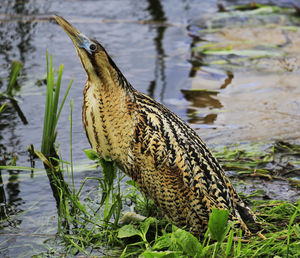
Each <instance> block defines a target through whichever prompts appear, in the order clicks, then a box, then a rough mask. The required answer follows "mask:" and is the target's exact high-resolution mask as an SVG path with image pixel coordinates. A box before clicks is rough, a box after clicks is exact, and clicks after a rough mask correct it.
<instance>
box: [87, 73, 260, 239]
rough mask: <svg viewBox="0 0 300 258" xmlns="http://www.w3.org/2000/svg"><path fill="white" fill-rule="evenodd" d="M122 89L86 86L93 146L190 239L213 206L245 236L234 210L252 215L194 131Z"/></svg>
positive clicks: (144, 98) (139, 95) (205, 222)
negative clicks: (225, 213) (224, 211)
mask: <svg viewBox="0 0 300 258" xmlns="http://www.w3.org/2000/svg"><path fill="white" fill-rule="evenodd" d="M118 76H120V75H118ZM118 76H116V77H117V78H119V77H118ZM119 80H120V79H118V80H117V81H114V83H115V84H116V83H117V84H119ZM124 82H125V83H124ZM123 84H125V86H124V85H121V86H123V87H121V86H119V87H113V88H112V87H107V86H105V85H102V86H101V87H99V85H97V87H96V86H93V84H92V83H91V82H90V81H88V82H87V84H86V87H85V91H84V96H85V97H84V105H83V122H84V126H85V129H86V133H87V136H88V139H89V141H90V143H91V145H92V147H93V148H94V149H95V150H96V151H97V152H98V153H99V154H100V155H101V156H102V157H104V158H106V159H109V160H115V161H116V162H117V164H118V166H119V167H120V168H121V169H122V170H123V171H124V172H125V173H126V174H127V175H129V176H130V177H132V178H133V179H134V180H135V181H136V182H137V183H138V184H139V186H140V188H141V190H142V191H143V192H144V193H145V194H146V196H148V197H149V198H151V199H152V200H153V201H154V203H155V204H156V205H157V206H158V207H159V208H160V209H161V211H162V212H164V214H165V215H166V216H167V217H168V218H169V219H171V220H172V221H173V222H174V223H176V224H177V225H178V226H187V227H188V228H189V229H190V231H191V232H192V233H193V234H194V235H196V236H201V235H203V234H204V233H205V231H206V229H207V225H208V219H209V215H210V213H211V211H212V208H213V207H217V208H221V209H231V215H230V220H232V221H233V220H235V221H237V222H238V225H240V226H241V227H242V229H243V230H244V232H246V233H250V231H249V229H248V228H247V225H246V224H245V222H244V221H243V219H242V214H240V212H239V211H242V213H244V214H245V218H246V219H247V220H250V221H252V222H253V221H254V214H253V213H252V212H251V210H250V209H248V208H247V207H246V206H245V204H244V203H243V202H242V200H241V199H240V198H239V196H238V195H237V194H236V192H235V190H234V188H233V186H232V184H231V183H230V181H229V179H228V178H227V177H226V175H225V174H224V171H223V170H222V168H221V167H220V165H219V163H218V162H217V160H216V159H215V157H214V156H213V155H212V154H211V152H210V151H209V149H208V148H207V147H206V145H205V144H204V143H203V142H202V140H201V139H200V138H199V136H198V135H197V134H196V132H195V131H194V130H193V129H192V128H191V127H190V126H189V125H187V124H186V123H185V122H184V121H183V120H182V119H180V118H179V117H178V116H177V115H175V114H174V113H173V112H171V111H170V110H168V109H167V108H166V107H164V106H163V105H161V104H160V103H158V102H156V101H154V100H153V99H151V98H150V97H148V96H146V95H145V94H142V93H140V92H138V91H135V90H134V89H133V88H132V87H126V84H128V82H127V81H126V80H125V79H123ZM129 86H130V85H129ZM124 87H126V88H124Z"/></svg>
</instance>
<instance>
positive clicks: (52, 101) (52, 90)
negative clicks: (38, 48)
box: [41, 52, 73, 157]
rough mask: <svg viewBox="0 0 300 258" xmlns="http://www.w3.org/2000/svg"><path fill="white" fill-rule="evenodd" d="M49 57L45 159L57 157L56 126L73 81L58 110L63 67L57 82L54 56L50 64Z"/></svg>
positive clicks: (42, 149) (44, 142)
mask: <svg viewBox="0 0 300 258" xmlns="http://www.w3.org/2000/svg"><path fill="white" fill-rule="evenodd" d="M46 57H47V93H46V105H45V115H44V128H43V138H42V147H41V152H42V153H43V154H44V156H45V157H50V156H54V157H56V156H57V155H56V151H55V145H54V144H55V139H56V125H57V122H58V119H59V116H60V113H61V111H62V108H63V106H64V103H65V100H66V97H67V95H68V93H69V90H70V88H71V85H72V83H73V79H72V80H71V82H70V83H69V86H68V88H67V90H66V93H65V95H64V97H63V100H62V102H61V104H60V107H59V108H58V102H59V96H60V87H61V79H62V74H63V65H60V66H59V70H58V76H57V80H56V82H55V72H54V68H53V61H52V55H50V63H49V58H48V52H47V53H46Z"/></svg>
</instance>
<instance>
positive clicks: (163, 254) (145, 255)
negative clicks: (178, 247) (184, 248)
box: [139, 250, 183, 258]
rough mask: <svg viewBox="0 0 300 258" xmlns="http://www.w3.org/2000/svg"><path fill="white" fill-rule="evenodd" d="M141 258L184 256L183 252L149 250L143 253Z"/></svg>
mask: <svg viewBox="0 0 300 258" xmlns="http://www.w3.org/2000/svg"><path fill="white" fill-rule="evenodd" d="M139 257H140V258H156V257H166V258H173V257H174V258H175V257H176V258H177V257H183V256H182V253H181V252H174V251H164V252H156V251H150V250H147V251H145V252H143V253H142V254H141V255H140V256H139Z"/></svg>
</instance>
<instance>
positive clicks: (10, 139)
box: [0, 0, 38, 227]
mask: <svg viewBox="0 0 300 258" xmlns="http://www.w3.org/2000/svg"><path fill="white" fill-rule="evenodd" d="M37 12H38V9H37V8H36V7H35V4H34V3H31V2H30V1H29V0H24V1H19V0H15V1H11V0H1V5H0V13H1V14H3V13H4V14H5V15H6V16H7V17H9V15H21V16H22V15H33V14H36V13H37ZM35 26H36V23H35V22H32V21H22V20H20V21H18V22H11V21H10V20H9V18H8V19H6V20H5V21H4V22H1V23H0V67H2V71H6V72H2V73H1V75H0V76H1V77H2V76H3V77H4V78H7V77H8V76H9V72H8V71H9V68H10V66H11V64H12V61H13V60H15V59H17V60H19V61H21V62H22V63H24V64H25V63H26V60H27V58H30V56H31V54H32V52H33V51H34V49H35V48H34V46H33V45H32V37H33V34H34V28H35ZM21 76H22V78H23V79H25V78H26V69H22V70H21ZM2 80H3V79H2ZM2 80H1V84H0V90H1V91H4V90H5V87H6V86H7V83H8V82H7V80H6V79H5V80H3V81H5V82H3V81H2ZM19 86H20V87H21V86H22V82H20V85H19ZM20 87H19V89H17V90H20ZM6 101H7V100H6ZM2 103H3V101H1V100H0V105H1V104H2ZM17 114H18V115H19V116H17ZM20 120H21V121H20ZM0 121H1V124H0V141H1V140H2V139H3V138H4V137H5V142H6V145H7V147H8V148H7V147H6V146H4V145H3V144H1V143H0V155H1V157H3V160H1V159H0V165H1V163H2V165H9V163H7V162H9V158H10V156H11V154H10V152H12V151H14V150H18V145H19V143H20V140H19V138H18V134H17V133H16V131H15V128H16V126H17V125H18V123H20V122H21V123H22V122H23V123H24V124H27V120H26V118H25V116H24V114H23V112H22V111H21V109H20V107H19V105H18V104H17V102H16V101H14V100H12V101H10V103H9V104H7V108H6V109H5V111H4V112H2V113H1V114H0ZM7 149H8V150H9V151H8V150H7ZM7 152H9V153H7ZM6 159H8V160H6ZM22 204H24V201H23V199H22V197H21V195H20V185H19V171H9V172H8V180H7V183H6V187H4V184H3V178H2V173H1V170H0V218H1V219H2V220H3V221H2V223H4V224H6V223H9V225H10V226H13V227H15V226H16V225H19V224H20V223H21V220H19V219H10V220H8V221H6V220H5V219H7V218H8V217H9V216H11V215H14V214H18V213H20V212H22V208H21V207H22ZM2 223H1V224H2ZM1 226H3V225H1Z"/></svg>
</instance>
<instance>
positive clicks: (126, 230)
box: [118, 224, 141, 238]
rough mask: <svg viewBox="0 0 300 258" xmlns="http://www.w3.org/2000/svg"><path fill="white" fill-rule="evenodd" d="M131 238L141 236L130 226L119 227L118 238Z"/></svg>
mask: <svg viewBox="0 0 300 258" xmlns="http://www.w3.org/2000/svg"><path fill="white" fill-rule="evenodd" d="M132 236H141V232H140V231H139V230H138V229H136V228H135V227H134V226H133V225H132V224H129V225H125V226H123V227H121V228H120V229H119V231H118V238H126V237H132Z"/></svg>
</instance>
